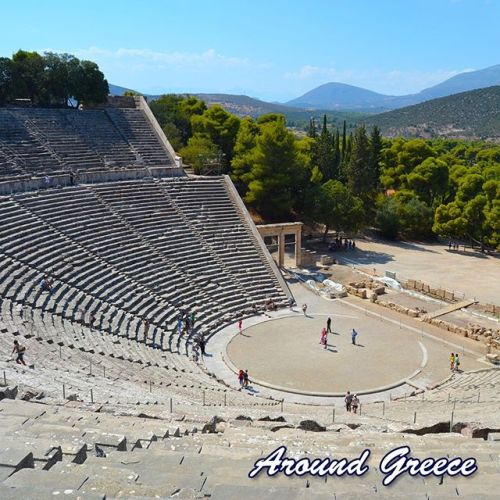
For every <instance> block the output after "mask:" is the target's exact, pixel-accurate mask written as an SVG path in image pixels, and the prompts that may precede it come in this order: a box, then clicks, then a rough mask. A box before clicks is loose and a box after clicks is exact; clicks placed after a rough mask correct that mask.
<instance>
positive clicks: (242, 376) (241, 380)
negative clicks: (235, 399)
mask: <svg viewBox="0 0 500 500" xmlns="http://www.w3.org/2000/svg"><path fill="white" fill-rule="evenodd" d="M238 382H239V383H240V391H241V388H242V387H243V384H244V383H245V372H244V371H243V370H240V371H239V373H238Z"/></svg>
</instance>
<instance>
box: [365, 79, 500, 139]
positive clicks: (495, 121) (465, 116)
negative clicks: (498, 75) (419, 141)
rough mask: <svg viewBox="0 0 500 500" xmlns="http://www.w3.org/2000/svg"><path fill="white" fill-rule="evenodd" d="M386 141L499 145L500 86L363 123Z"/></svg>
mask: <svg viewBox="0 0 500 500" xmlns="http://www.w3.org/2000/svg"><path fill="white" fill-rule="evenodd" d="M364 121H365V122H366V123H367V125H368V126H372V125H377V126H379V127H380V129H381V131H382V134H383V135H385V136H386V137H396V136H406V137H422V138H431V137H446V138H456V139H471V140H477V139H482V140H488V141H494V142H500V86H493V87H488V88H483V89H478V90H470V91H468V92H461V93H459V94H454V95H450V96H446V97H440V98H437V99H432V100H429V101H426V102H423V103H420V104H416V105H413V106H408V107H405V108H401V109H396V110H394V111H389V112H386V113H381V114H379V115H372V116H370V117H369V118H366V119H365V120H364Z"/></svg>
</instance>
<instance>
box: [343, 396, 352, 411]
mask: <svg viewBox="0 0 500 500" xmlns="http://www.w3.org/2000/svg"><path fill="white" fill-rule="evenodd" d="M344 401H345V409H346V410H347V411H349V412H350V411H351V403H352V394H351V393H350V391H347V394H346V395H345V398H344Z"/></svg>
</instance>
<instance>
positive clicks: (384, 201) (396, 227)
mask: <svg viewBox="0 0 500 500" xmlns="http://www.w3.org/2000/svg"><path fill="white" fill-rule="evenodd" d="M375 224H376V226H377V228H378V229H379V230H380V233H381V234H382V236H385V237H386V238H389V239H396V238H397V237H398V236H399V232H400V230H401V219H400V217H399V206H398V202H397V200H395V199H394V198H393V197H385V196H384V197H382V198H381V199H380V200H379V202H378V207H377V212H376V216H375Z"/></svg>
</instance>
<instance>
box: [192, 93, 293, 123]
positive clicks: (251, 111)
mask: <svg viewBox="0 0 500 500" xmlns="http://www.w3.org/2000/svg"><path fill="white" fill-rule="evenodd" d="M195 95H196V97H198V98H199V99H201V100H202V101H205V103H206V104H207V106H211V105H214V104H220V105H221V106H222V107H223V108H224V109H225V110H226V111H229V112H230V113H233V114H235V115H237V116H240V117H243V116H253V117H256V116H260V115H265V114H267V113H287V112H291V111H299V109H298V108H297V107H293V106H286V105H284V104H277V103H272V102H266V101H261V100H260V99H255V98H253V97H248V96H246V95H233V94H195Z"/></svg>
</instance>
